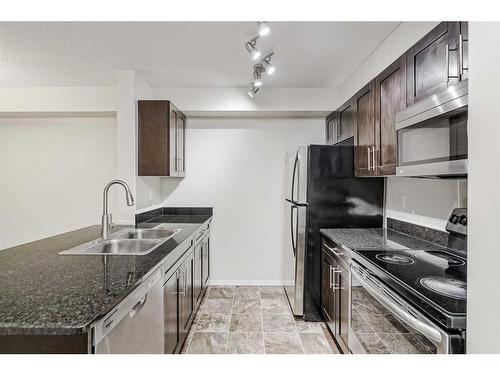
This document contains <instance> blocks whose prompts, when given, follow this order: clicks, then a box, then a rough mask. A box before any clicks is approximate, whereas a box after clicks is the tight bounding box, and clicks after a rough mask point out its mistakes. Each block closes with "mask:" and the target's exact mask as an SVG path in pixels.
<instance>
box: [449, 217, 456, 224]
mask: <svg viewBox="0 0 500 375" xmlns="http://www.w3.org/2000/svg"><path fill="white" fill-rule="evenodd" d="M449 222H450V223H452V224H456V223H457V222H458V216H457V215H451V217H450V220H449Z"/></svg>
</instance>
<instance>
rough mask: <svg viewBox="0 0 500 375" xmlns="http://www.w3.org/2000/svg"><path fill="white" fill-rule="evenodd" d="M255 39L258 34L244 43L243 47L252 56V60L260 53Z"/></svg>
mask: <svg viewBox="0 0 500 375" xmlns="http://www.w3.org/2000/svg"><path fill="white" fill-rule="evenodd" d="M257 39H259V37H258V36H256V37H254V38H253V39H251V40H250V41H249V42H246V43H245V49H246V50H247V52H248V53H249V54H250V56H252V59H253V60H258V59H259V57H260V55H261V53H260V51H259V50H258V49H257Z"/></svg>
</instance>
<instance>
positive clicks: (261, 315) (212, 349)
mask: <svg viewBox="0 0 500 375" xmlns="http://www.w3.org/2000/svg"><path fill="white" fill-rule="evenodd" d="M326 329H327V328H326V326H325V325H324V323H313V322H305V321H303V320H302V319H296V318H294V317H293V315H292V313H291V310H290V307H289V305H288V302H287V300H286V296H285V294H284V292H283V288H280V287H247V286H236V287H210V289H209V290H208V291H207V294H206V296H205V299H204V301H203V302H202V304H201V306H200V309H199V310H198V313H197V316H196V317H195V320H194V323H193V326H192V328H191V331H190V332H189V335H188V337H187V339H186V343H185V344H184V348H183V349H182V353H187V354H226V353H227V354H303V353H306V354H337V353H338V351H337V348H336V346H335V344H334V342H333V341H332V339H331V337H330V335H329V334H328V333H327V331H326Z"/></svg>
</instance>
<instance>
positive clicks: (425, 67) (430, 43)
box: [406, 22, 460, 105]
mask: <svg viewBox="0 0 500 375" xmlns="http://www.w3.org/2000/svg"><path fill="white" fill-rule="evenodd" d="M459 35H460V22H442V23H440V24H439V25H438V26H436V27H435V28H434V29H433V30H432V31H431V32H430V33H429V34H427V35H426V36H425V37H423V38H422V39H421V40H419V41H418V42H417V43H416V44H415V45H414V46H413V47H412V48H410V49H409V50H408V52H407V54H406V67H407V72H406V74H407V98H406V100H407V104H408V105H411V104H414V103H416V102H418V101H419V100H421V99H424V98H426V97H428V96H430V95H432V94H434V93H436V92H439V91H442V90H444V89H446V88H447V87H448V86H451V85H454V84H456V83H458V82H459V81H460V72H459V71H458V70H459V69H458V68H459V67H458V64H459V48H458V44H459Z"/></svg>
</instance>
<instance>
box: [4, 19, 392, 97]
mask: <svg viewBox="0 0 500 375" xmlns="http://www.w3.org/2000/svg"><path fill="white" fill-rule="evenodd" d="M398 24H399V23H398V22H269V26H270V27H271V33H270V34H269V35H267V36H266V37H264V38H261V39H259V40H258V44H257V46H258V48H259V49H260V50H261V51H262V52H265V51H274V52H275V56H274V57H273V63H274V64H275V65H276V66H277V68H278V69H277V71H276V73H275V74H274V75H273V76H271V77H267V78H266V81H265V84H266V86H272V87H338V86H339V85H341V84H342V83H343V82H344V81H345V80H346V79H347V78H348V77H349V75H350V74H352V72H353V71H354V70H355V69H356V67H357V66H359V65H360V64H361V63H362V62H363V61H364V60H365V59H366V58H367V57H368V56H369V55H370V54H371V53H372V52H373V51H374V50H375V49H376V48H377V47H378V46H379V45H380V44H381V43H382V42H383V41H384V39H385V38H387V36H388V35H389V34H390V33H391V32H392V31H393V30H394V29H395V28H396V27H397V26H398ZM255 34H256V23H253V22H150V23H146V22H119V23H109V22H103V23H95V22H80V23H61V22H60V23H57V22H47V23H35V22H31V23H0V86H93V85H105V86H108V85H110V86H111V85H114V84H115V72H116V70H118V69H133V70H137V71H139V72H140V73H141V75H142V76H143V77H144V78H145V79H146V80H148V81H149V82H150V83H151V84H152V85H153V86H187V87H189V86H192V87H195V86H219V87H220V86H246V85H248V84H249V82H250V81H251V80H252V64H253V62H252V61H251V59H250V57H249V55H248V53H247V52H246V51H245V49H244V47H243V45H244V43H245V42H246V41H248V40H249V39H250V38H251V37H252V36H254V35H255Z"/></svg>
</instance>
